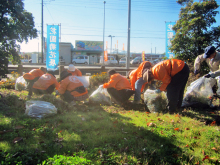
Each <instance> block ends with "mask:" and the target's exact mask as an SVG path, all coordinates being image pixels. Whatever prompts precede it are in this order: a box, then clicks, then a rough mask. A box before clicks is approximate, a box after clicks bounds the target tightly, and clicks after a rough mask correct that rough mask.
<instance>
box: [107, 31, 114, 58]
mask: <svg viewBox="0 0 220 165" xmlns="http://www.w3.org/2000/svg"><path fill="white" fill-rule="evenodd" d="M108 37H111V54H112V37H115V36H112V35H109V36H108Z"/></svg>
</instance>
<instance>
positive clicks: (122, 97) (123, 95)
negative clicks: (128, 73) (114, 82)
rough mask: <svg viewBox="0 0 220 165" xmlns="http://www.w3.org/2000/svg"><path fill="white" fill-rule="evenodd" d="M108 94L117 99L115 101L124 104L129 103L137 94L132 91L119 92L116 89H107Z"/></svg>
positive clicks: (123, 90)
mask: <svg viewBox="0 0 220 165" xmlns="http://www.w3.org/2000/svg"><path fill="white" fill-rule="evenodd" d="M107 91H108V93H109V94H110V95H111V96H112V97H114V98H115V100H117V101H119V102H121V103H123V102H125V101H127V100H128V99H129V98H130V97H131V96H132V95H133V94H134V93H135V92H134V91H133V90H131V89H122V90H117V89H115V88H107Z"/></svg>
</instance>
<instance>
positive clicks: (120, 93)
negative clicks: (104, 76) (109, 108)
mask: <svg viewBox="0 0 220 165" xmlns="http://www.w3.org/2000/svg"><path fill="white" fill-rule="evenodd" d="M108 75H109V77H110V81H109V82H108V83H105V84H103V88H107V91H108V93H109V94H110V95H111V97H113V101H114V102H117V103H119V104H123V103H125V102H126V101H128V99H129V98H130V97H131V96H132V95H133V94H134V91H133V90H132V89H131V85H130V83H129V81H128V79H127V78H126V77H124V76H122V75H120V74H119V73H117V72H116V71H115V70H109V71H108Z"/></svg>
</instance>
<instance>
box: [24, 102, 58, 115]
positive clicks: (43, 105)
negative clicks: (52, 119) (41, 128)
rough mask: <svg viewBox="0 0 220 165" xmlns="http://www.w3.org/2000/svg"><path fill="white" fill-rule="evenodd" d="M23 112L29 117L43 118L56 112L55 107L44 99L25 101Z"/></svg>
mask: <svg viewBox="0 0 220 165" xmlns="http://www.w3.org/2000/svg"><path fill="white" fill-rule="evenodd" d="M25 114H27V115H28V116H30V117H35V118H43V117H47V116H51V115H54V114H57V108H56V107H55V106H54V105H53V104H52V103H49V102H46V101H39V100H29V101H27V102H26V110H25Z"/></svg>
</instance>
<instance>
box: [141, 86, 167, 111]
mask: <svg viewBox="0 0 220 165" xmlns="http://www.w3.org/2000/svg"><path fill="white" fill-rule="evenodd" d="M144 102H145V104H146V105H147V108H148V109H149V111H150V112H151V113H156V112H161V111H164V110H165V109H166V105H167V97H166V94H165V92H160V93H156V90H151V89H147V90H146V91H145V92H144Z"/></svg>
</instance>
